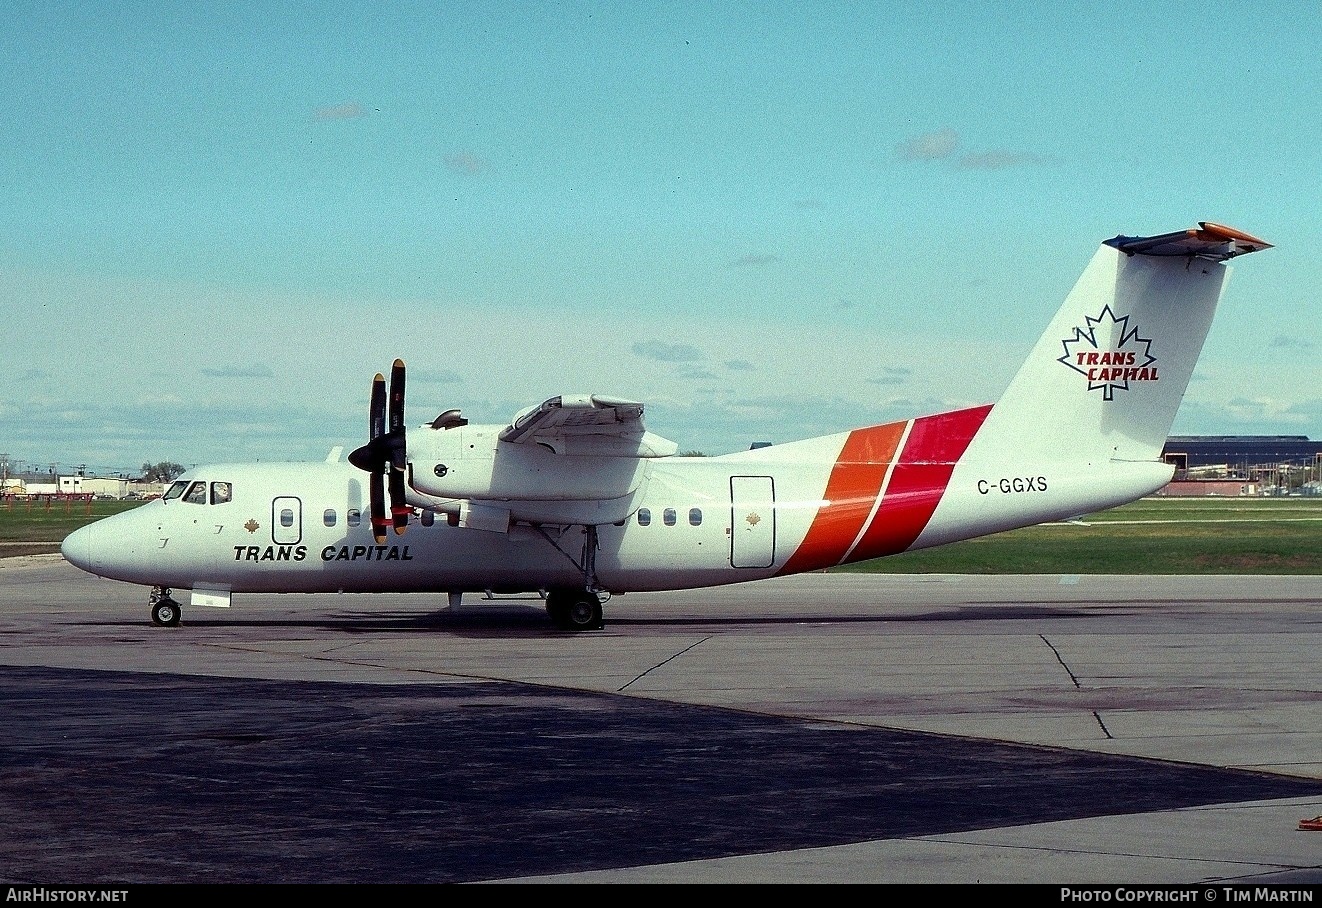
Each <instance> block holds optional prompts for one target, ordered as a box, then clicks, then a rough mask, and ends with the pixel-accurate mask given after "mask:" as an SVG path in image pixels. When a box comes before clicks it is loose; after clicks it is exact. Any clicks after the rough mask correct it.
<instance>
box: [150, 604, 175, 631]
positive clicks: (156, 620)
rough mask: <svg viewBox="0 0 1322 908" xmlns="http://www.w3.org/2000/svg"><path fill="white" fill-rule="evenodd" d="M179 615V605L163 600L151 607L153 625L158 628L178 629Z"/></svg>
mask: <svg viewBox="0 0 1322 908" xmlns="http://www.w3.org/2000/svg"><path fill="white" fill-rule="evenodd" d="M179 614H180V609H179V603H177V602H175V601H174V600H173V599H162V600H161V601H160V602H157V603H156V604H155V605H153V606H152V607H151V623H152V624H154V625H156V626H157V627H178V626H179Z"/></svg>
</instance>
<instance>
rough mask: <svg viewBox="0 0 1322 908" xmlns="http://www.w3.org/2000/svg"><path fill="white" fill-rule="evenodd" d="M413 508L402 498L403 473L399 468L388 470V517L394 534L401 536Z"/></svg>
mask: <svg viewBox="0 0 1322 908" xmlns="http://www.w3.org/2000/svg"><path fill="white" fill-rule="evenodd" d="M412 513H413V508H411V507H409V505H408V503H407V502H406V501H405V500H404V474H403V472H401V471H399V470H391V471H390V517H391V520H392V522H393V523H394V525H395V535H396V536H403V535H404V530H405V529H406V528H407V527H408V525H409V515H410V514H412Z"/></svg>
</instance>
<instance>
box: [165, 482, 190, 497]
mask: <svg viewBox="0 0 1322 908" xmlns="http://www.w3.org/2000/svg"><path fill="white" fill-rule="evenodd" d="M186 488H188V483H186V482H172V483H170V488H168V489H166V490H165V494H164V495H162V496H161V498H163V499H164V500H165V501H169V500H170V499H171V498H178V497H179V496H180V495H182V494H184V489H186Z"/></svg>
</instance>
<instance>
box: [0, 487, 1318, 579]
mask: <svg viewBox="0 0 1322 908" xmlns="http://www.w3.org/2000/svg"><path fill="white" fill-rule="evenodd" d="M140 504H141V502H136V501H94V502H92V503H91V505H90V507H89V506H88V505H87V504H85V503H83V502H73V503H72V504H66V503H65V502H63V501H55V502H52V503H51V505H50V507H49V508H48V507H47V506H46V503H45V502H34V503H32V504H31V505H30V506H29V505H28V504H27V503H25V502H22V501H14V502H10V503H9V504H8V505H7V506H6V504H5V503H4V502H0V557H3V556H9V555H30V554H44V553H50V552H58V551H59V550H60V542H61V541H63V539H64V537H65V536H66V535H68V534H69V533H70V532H72V531H73V530H75V529H77V528H78V527H80V526H83V525H85V524H88V523H91V522H92V521H93V520H97V519H99V518H101V517H108V516H109V515H111V514H118V513H120V512H121V511H126V510H128V509H130V508H134V507H137V506H138V505H140ZM835 570H838V571H849V572H869V573H892V574H1322V499H1318V498H1217V499H1207V498H1198V499H1190V498H1148V499H1144V500H1143V501H1138V502H1135V503H1133V504H1128V505H1124V506H1123V507H1119V508H1114V509H1112V510H1110V511H1103V512H1101V513H1098V514H1091V515H1088V516H1086V517H1084V518H1082V523H1080V524H1075V523H1057V524H1048V525H1045V526H1037V527H1028V528H1026V529H1022V530H1012V531H1011V532H1008V533H1000V534H998V535H995V536H985V537H983V538H981V539H970V540H968V541H966V542H956V543H952V544H950V545H947V546H941V547H939V548H935V549H926V550H924V551H919V552H908V553H906V554H903V555H892V556H891V557H889V558H878V559H876V560H874V561H864V562H861V563H859V564H853V565H848V566H846V567H842V568H836V569H835Z"/></svg>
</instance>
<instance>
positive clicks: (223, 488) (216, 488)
mask: <svg viewBox="0 0 1322 908" xmlns="http://www.w3.org/2000/svg"><path fill="white" fill-rule="evenodd" d="M233 497H234V487H233V486H231V485H230V484H229V483H228V482H213V483H212V484H211V503H212V504H225V503H226V502H228V501H229V500H230V499H232V498H233Z"/></svg>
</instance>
